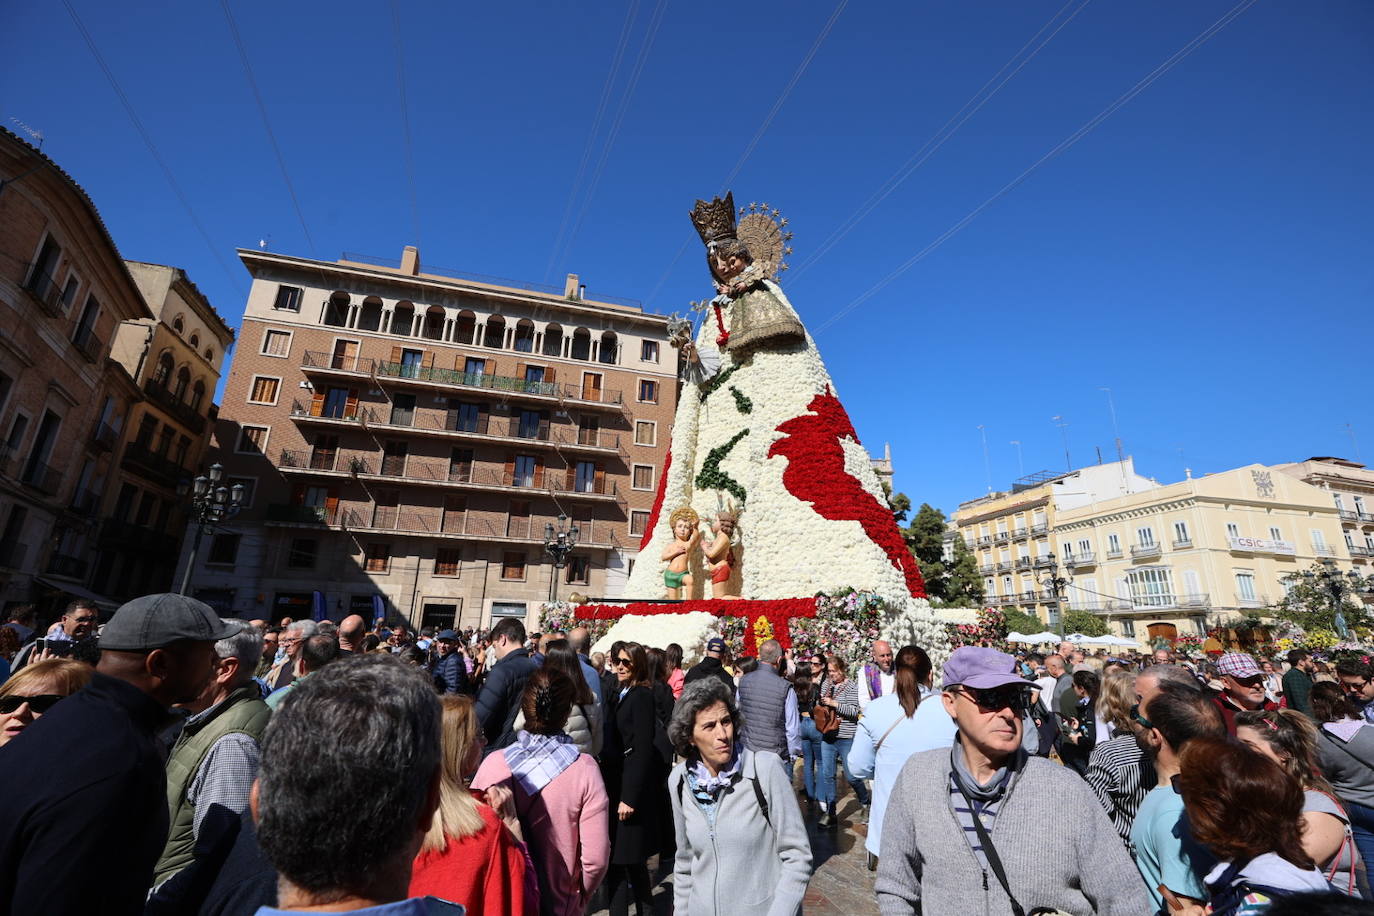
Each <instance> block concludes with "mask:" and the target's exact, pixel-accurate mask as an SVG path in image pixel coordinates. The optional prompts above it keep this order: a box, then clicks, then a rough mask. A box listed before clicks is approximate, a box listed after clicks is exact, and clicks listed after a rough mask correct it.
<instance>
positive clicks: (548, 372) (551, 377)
mask: <svg viewBox="0 0 1374 916" xmlns="http://www.w3.org/2000/svg"><path fill="white" fill-rule="evenodd" d="M544 381H546V382H550V383H552V382H556V381H558V377H557V376H556V375H555V374H554V371H553V366H549V367H548V368H547V369H545V370H544Z"/></svg>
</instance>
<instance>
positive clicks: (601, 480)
mask: <svg viewBox="0 0 1374 916" xmlns="http://www.w3.org/2000/svg"><path fill="white" fill-rule="evenodd" d="M592 492H593V493H605V492H606V469H605V468H604V467H602V466H601V465H599V464H598V465H597V466H596V488H595V489H594V490H593V491H592Z"/></svg>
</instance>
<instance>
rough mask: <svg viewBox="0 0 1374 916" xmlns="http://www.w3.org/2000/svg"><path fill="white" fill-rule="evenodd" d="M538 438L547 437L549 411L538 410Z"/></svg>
mask: <svg viewBox="0 0 1374 916" xmlns="http://www.w3.org/2000/svg"><path fill="white" fill-rule="evenodd" d="M539 438H540V439H548V438H549V412H548V411H547V410H541V411H539Z"/></svg>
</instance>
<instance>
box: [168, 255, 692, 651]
mask: <svg viewBox="0 0 1374 916" xmlns="http://www.w3.org/2000/svg"><path fill="white" fill-rule="evenodd" d="M239 255H240V257H241V258H242V259H243V262H244V264H245V265H246V266H247V268H248V270H249V271H250V273H251V274H252V276H253V285H252V289H251V291H250V293H249V298H248V303H247V308H246V311H245V315H244V322H243V327H242V329H241V331H240V337H239V349H238V351H237V354H236V357H235V360H234V364H233V368H232V371H231V372H230V376H229V381H228V384H227V387H226V390H225V395H224V403H223V405H222V409H221V412H220V416H219V421H218V423H217V425H216V431H215V436H216V444H217V451H216V457H217V458H218V460H219V461H221V462H222V463H223V465H224V467H225V469H226V476H227V478H228V483H229V484H231V485H232V484H233V483H242V484H244V486H245V489H246V492H247V494H248V497H247V499H246V501H245V502H246V505H245V508H244V509H243V510H242V512H241V513H240V514H239V515H238V516H237V517H236V518H234V519H233V520H231V521H230V522H228V523H226V524H224V525H222V526H220V529H219V530H217V531H216V532H215V533H214V535H213V537H212V538H208V539H207V543H206V547H205V549H203V550H202V551H201V553H200V555H199V556H198V557H197V560H196V564H195V568H194V570H193V583H194V588H193V592H194V593H195V594H198V595H200V596H202V597H203V598H205V599H206V600H209V601H211V602H212V603H214V604H216V605H217V606H219V607H221V608H223V609H224V610H225V611H232V612H233V613H235V614H237V615H238V616H244V617H250V618H251V617H272V618H274V619H276V618H280V617H282V616H292V617H300V616H302V615H303V614H307V615H308V614H309V613H310V612H311V610H312V608H313V609H314V610H315V612H316V613H319V612H320V611H321V610H323V612H325V613H328V614H329V615H330V616H333V617H336V618H337V617H339V616H342V615H344V614H348V613H362V614H364V615H365V616H371V615H377V614H380V613H387V614H390V615H394V616H397V617H399V618H404V619H407V620H409V621H411V622H412V623H413V624H415V625H434V626H451V625H452V626H485V625H487V624H489V622H490V621H491V619H492V618H493V617H500V616H519V617H522V618H527V619H530V620H532V619H533V617H534V614H535V611H536V609H537V606H538V604H539V603H540V602H542V601H544V600H547V598H548V597H549V595H550V594H551V593H552V591H553V590H554V589H555V588H557V589H559V590H560V591H561V593H562V594H564V595H566V594H567V593H568V592H570V591H573V590H577V591H581V592H585V593H589V594H590V595H591V596H614V595H617V594H619V593H620V591H621V588H622V585H623V582H624V578H625V576H626V574H627V572H628V568H629V564H630V563H632V562H633V559H634V556H635V552H636V548H637V546H638V543H639V540H640V536H641V534H642V533H643V530H644V528H645V526H646V525H647V523H648V518H649V513H650V509H651V507H652V505H653V500H654V495H655V491H656V489H657V486H658V482H659V475H660V471H661V469H662V466H663V460H664V456H665V453H666V450H667V446H668V442H669V438H670V434H671V423H672V418H673V413H674V407H675V402H676V394H677V374H676V370H677V362H676V358H677V353H676V351H675V350H672V349H671V348H669V347H668V346H667V342H666V330H665V321H664V318H663V316H656V315H651V314H646V313H645V312H644V311H643V309H642V308H640V307H639V306H638V305H637V304H630V303H624V302H615V301H605V298H604V297H603V299H602V300H601V301H595V300H592V299H588V298H587V297H586V295H585V288H584V287H583V286H582V285H581V284H580V283H579V282H578V279H577V277H576V276H575V275H569V277H568V282H567V284H566V286H565V288H564V289H563V290H562V292H561V294H560V293H559V292H558V291H557V290H536V289H528V288H522V287H519V286H517V285H513V284H512V285H506V284H503V283H500V282H490V281H489V280H485V279H479V278H474V277H471V276H464V275H458V274H457V273H456V272H452V271H438V270H436V271H434V272H424V271H422V270H421V267H420V263H419V254H418V252H417V251H416V250H415V249H414V248H406V249H405V251H404V253H403V257H402V258H401V260H400V261H399V262H391V263H386V264H381V263H369V262H366V261H363V260H342V261H339V262H326V261H315V260H307V259H303V258H294V257H288V256H285V255H278V254H274V253H267V252H258V251H240V252H239ZM560 517H563V520H560ZM574 524H575V525H576V526H577V528H578V546H577V548H576V549H575V550H574V551H573V552H572V554H571V555H570V556H569V557H568V560H567V565H566V567H565V568H564V569H563V570H561V571H558V570H556V569H555V567H554V565H553V562H552V560H551V559H550V557H549V556H548V555H547V554H546V553H545V551H544V539H545V534H546V531H547V530H548V528H549V527H550V526H552V527H553V528H554V529H557V528H559V527H560V526H562V527H571V526H572V525H574ZM555 573H557V575H556V577H555ZM555 578H556V581H555ZM321 605H323V608H321Z"/></svg>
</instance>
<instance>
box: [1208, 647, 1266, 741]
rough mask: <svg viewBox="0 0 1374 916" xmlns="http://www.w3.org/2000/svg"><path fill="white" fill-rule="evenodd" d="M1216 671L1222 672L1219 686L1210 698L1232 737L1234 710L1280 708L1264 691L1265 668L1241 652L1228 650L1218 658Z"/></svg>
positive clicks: (1234, 724)
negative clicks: (1219, 711) (1220, 685)
mask: <svg viewBox="0 0 1374 916" xmlns="http://www.w3.org/2000/svg"><path fill="white" fill-rule="evenodd" d="M1217 673H1218V674H1220V675H1221V684H1222V689H1221V690H1220V691H1219V692H1218V693H1215V694H1213V696H1212V699H1213V701H1214V702H1215V703H1216V704H1217V708H1219V709H1220V710H1221V717H1222V718H1223V719H1225V720H1226V730H1227V731H1228V732H1230V733H1231V737H1232V738H1234V737H1235V736H1236V713H1238V712H1246V711H1248V710H1251V709H1265V710H1272V709H1278V708H1279V706H1278V704H1277V703H1275V702H1274V701H1273V700H1270V699H1269V698H1268V697H1266V696H1265V695H1264V671H1263V670H1262V669H1261V668H1260V666H1259V665H1257V664H1255V660H1254V659H1253V658H1251V657H1250V656H1249V655H1246V654H1245V653H1244V652H1227V653H1226V654H1225V655H1223V656H1222V657H1221V658H1219V659H1217Z"/></svg>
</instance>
